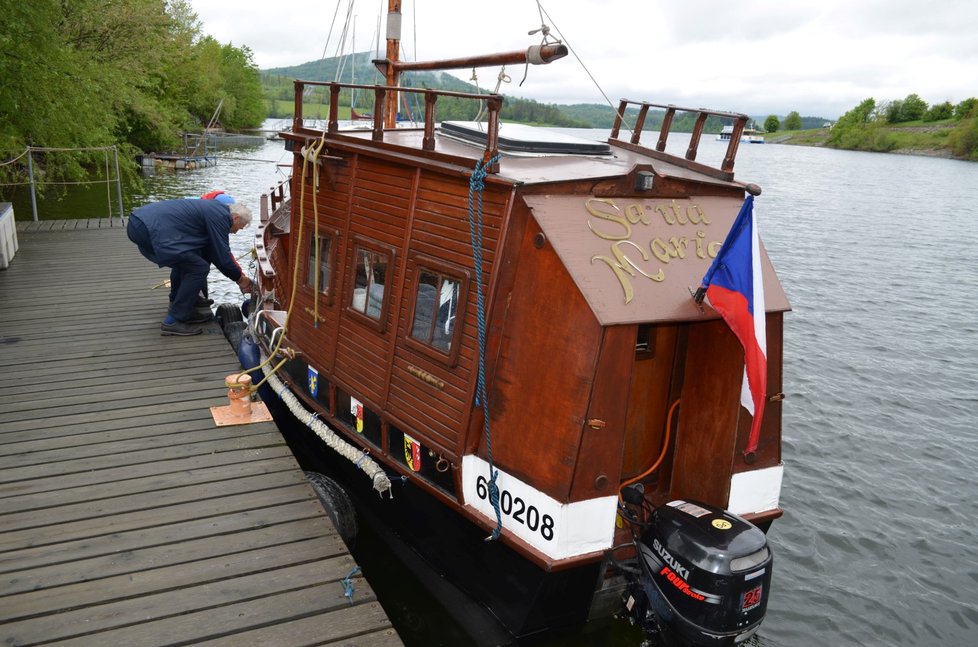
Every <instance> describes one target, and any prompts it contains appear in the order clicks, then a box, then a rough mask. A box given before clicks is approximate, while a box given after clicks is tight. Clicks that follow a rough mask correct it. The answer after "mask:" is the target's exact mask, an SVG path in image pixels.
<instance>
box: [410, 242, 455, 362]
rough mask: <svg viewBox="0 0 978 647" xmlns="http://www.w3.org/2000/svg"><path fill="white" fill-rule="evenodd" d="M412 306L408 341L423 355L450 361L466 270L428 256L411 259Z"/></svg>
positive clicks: (452, 356)
mask: <svg viewBox="0 0 978 647" xmlns="http://www.w3.org/2000/svg"><path fill="white" fill-rule="evenodd" d="M412 265H413V267H414V276H415V289H414V307H413V309H412V315H411V332H410V334H409V340H410V341H411V343H412V345H413V346H414V347H415V348H418V349H420V350H423V351H425V352H426V354H428V355H430V356H433V357H437V358H438V359H442V360H446V361H448V362H449V363H451V364H453V363H454V361H455V358H456V356H457V355H458V346H459V344H460V343H461V342H460V337H461V335H460V331H461V327H462V319H463V318H464V313H465V294H466V291H467V288H468V272H466V271H465V270H464V269H462V268H460V267H454V266H452V265H449V264H447V263H444V262H440V261H437V260H435V259H432V258H427V257H419V258H415V259H414V262H413V263H412Z"/></svg>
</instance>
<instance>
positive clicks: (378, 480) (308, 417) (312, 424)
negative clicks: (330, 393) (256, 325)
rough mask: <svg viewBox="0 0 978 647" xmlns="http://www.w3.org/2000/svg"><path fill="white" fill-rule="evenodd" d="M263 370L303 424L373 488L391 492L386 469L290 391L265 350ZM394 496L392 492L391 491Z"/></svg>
mask: <svg viewBox="0 0 978 647" xmlns="http://www.w3.org/2000/svg"><path fill="white" fill-rule="evenodd" d="M261 359H262V369H261V370H262V372H263V373H264V374H265V377H266V378H267V380H268V385H269V386H270V387H272V390H273V391H275V394H276V395H278V397H279V398H281V400H282V402H284V403H285V406H287V407H288V408H289V411H291V412H292V415H294V416H295V417H296V419H298V420H299V422H301V423H302V424H304V425H305V426H307V427H309V428H310V429H312V431H313V432H314V433H315V434H316V435H317V436H319V438H320V439H321V440H322V441H323V442H324V443H326V445H327V446H329V447H330V448H332V449H333V450H335V451H336V452H337V453H338V454H339V455H340V456H342V457H343V458H345V459H347V460H348V461H350V462H351V463H353V464H354V465H356V466H357V467H359V468H360V469H361V470H363V472H364V473H365V474H366V475H367V476H369V477H370V480H371V481H372V482H373V486H374V489H375V490H376V491H377V492H378V493H379V494H381V495H383V494H384V492H391V480H390V478H389V477H388V476H387V473H386V472H384V470H383V468H382V467H381V466H380V465H378V464H377V462H376V461H374V459H372V458H370V457H369V455H368V454H367V453H366V452H365V451H363V450H362V449H360V448H359V447H357V446H355V445H352V444H351V443H348V442H346V441H345V440H343V439H342V438H340V436H339V435H338V434H337V433H336V432H335V431H333V430H332V429H330V428H329V427H327V426H326V425H325V424H324V423H323V421H322V420H320V419H319V417H318V415H317V414H315V413H312V412H310V411H309V410H307V409H306V408H305V407H304V406H303V405H302V403H301V402H299V399H298V398H297V397H295V395H293V394H292V392H291V391H289V389H288V387H286V386H285V384H284V383H283V382H282V380H280V379H279V378H278V377H277V376H276V375H275V373H274V371H273V370H272V369H271V368H269V367H268V365H267V364H266V363H265V359H266V358H265V356H264V353H262V357H261ZM391 496H393V493H391Z"/></svg>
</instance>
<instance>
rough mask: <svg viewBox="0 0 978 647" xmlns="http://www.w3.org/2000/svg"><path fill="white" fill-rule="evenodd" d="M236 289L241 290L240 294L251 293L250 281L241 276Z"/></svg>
mask: <svg viewBox="0 0 978 647" xmlns="http://www.w3.org/2000/svg"><path fill="white" fill-rule="evenodd" d="M238 288H239V289H240V290H241V294H248V293H249V292H251V279H249V278H248V277H247V276H245V275H244V274H242V275H241V278H239V279H238Z"/></svg>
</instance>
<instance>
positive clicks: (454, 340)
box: [404, 254, 472, 368]
mask: <svg viewBox="0 0 978 647" xmlns="http://www.w3.org/2000/svg"><path fill="white" fill-rule="evenodd" d="M408 268H409V270H408V271H409V275H410V276H411V284H410V286H409V289H410V291H411V303H410V307H409V308H408V319H407V322H406V325H405V327H404V343H405V345H407V346H408V347H410V348H411V349H413V350H416V351H418V352H419V353H422V354H424V355H425V356H427V357H430V358H431V359H434V360H437V361H439V362H441V363H443V364H445V365H446V366H448V367H450V368H453V367H455V366H456V365H457V364H458V356H459V351H460V350H461V347H462V328H463V327H464V322H465V309H466V307H467V305H468V295H469V285H470V283H471V282H472V273H471V272H470V271H469V270H468V269H466V268H464V267H462V266H460V265H455V264H453V263H448V262H446V261H443V260H440V259H437V258H433V257H431V256H426V255H423V254H416V255H412V256H411V257H410V258H409V259H408ZM422 271H428V272H429V273H431V274H437V275H439V281H442V280H443V279H444V278H445V277H447V278H451V279H454V280H455V281H458V284H459V287H458V303H457V306H456V308H455V312H456V313H461V314H456V316H455V322H456V324H458V325H455V326H454V327H453V330H452V336H451V341H450V342H449V347H448V351H447V352H446V351H443V350H441V349H440V348H438V347H437V346H433V345H432V344H431V343H430V342H427V341H422V340H420V339H416V338H415V337H414V336H413V335H412V334H411V333H412V332H413V331H414V317H415V310H416V309H417V307H418V295H419V294H420V287H421V272H422ZM437 310H438V309H437V308H435V309H434V311H433V312H432V315H434V313H435V312H437ZM432 319H433V321H432V324H431V325H432V326H434V325H435V321H434V316H432Z"/></svg>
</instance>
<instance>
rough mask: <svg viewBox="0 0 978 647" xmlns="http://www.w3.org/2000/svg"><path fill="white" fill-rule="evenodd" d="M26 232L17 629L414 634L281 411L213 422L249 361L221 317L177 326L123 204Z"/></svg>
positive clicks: (283, 635) (11, 273)
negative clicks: (165, 324) (239, 354)
mask: <svg viewBox="0 0 978 647" xmlns="http://www.w3.org/2000/svg"><path fill="white" fill-rule="evenodd" d="M51 230H62V231H51ZM18 233H19V234H20V237H19V242H20V249H19V251H18V252H17V254H16V257H15V258H14V259H13V261H12V262H11V264H10V267H9V268H8V269H6V270H0V643H3V644H8V645H41V644H44V645H50V644H57V645H93V644H98V645H127V646H133V645H224V644H227V645H259V644H264V645H275V646H286V645H328V644H343V645H364V646H374V645H400V644H401V641H400V638H399V637H398V636H397V634H396V632H395V631H394V630H393V628H392V627H391V623H390V620H389V619H388V617H387V615H386V614H385V612H384V610H383V608H382V607H381V605H380V604H379V602H378V601H377V598H376V595H375V594H374V592H373V590H372V589H371V588H370V585H369V584H368V583H367V582H366V581H365V580H364V578H363V576H362V575H361V574H359V573H357V574H356V575H352V576H351V572H352V571H353V570H354V568H355V567H356V565H355V562H354V560H353V558H352V557H351V555H350V554H349V552H348V551H347V549H346V547H345V546H344V544H343V542H342V541H341V540H340V538H339V536H338V535H337V533H336V530H335V529H334V527H333V526H332V524H331V523H330V521H329V520H328V517H326V516H325V514H324V513H323V510H322V508H321V507H320V505H319V502H318V500H317V499H316V498H315V495H314V493H313V491H312V489H311V488H310V486H309V485H308V483H307V482H306V480H305V478H304V476H303V474H302V472H301V470H300V469H299V467H298V465H297V463H296V462H295V460H294V458H293V456H292V454H291V453H290V452H289V449H288V447H287V446H286V445H285V443H284V442H283V440H282V438H281V436H280V434H279V433H278V431H277V430H276V428H275V427H274V425H273V423H261V424H257V425H246V426H237V427H220V428H219V427H216V426H215V425H214V424H213V422H212V420H211V414H210V410H209V407H211V406H220V405H225V404H227V398H226V395H225V390H224V386H223V378H224V376H225V375H228V374H231V373H233V372H234V371H235V369H236V368H237V362H236V360H235V357H234V353H233V352H232V351H231V349H230V346H229V345H228V343H227V342H226V341H225V339H224V337H223V335H222V334H221V332H220V329H219V327H218V326H217V324H216V323H212V324H207V325H206V326H205V333H204V334H202V335H198V336H196V337H183V338H181V337H162V336H161V335H160V331H159V322H160V318H161V317H162V315H163V314H164V313H165V305H166V298H167V293H166V290H165V289H157V290H153V289H151V288H152V286H154V285H156V284H158V283H160V282H161V281H162V280H163V279H164V278H166V276H167V275H168V274H167V272H168V271H167V270H165V269H158V268H156V267H154V266H152V265H151V264H150V263H147V262H146V261H145V260H144V259H143V258H142V257H141V256H139V254H138V252H137V251H136V249H135V246H134V245H132V244H131V243H130V242H129V241H128V239H127V238H126V235H125V229H124V228H123V227H122V226H121V223H120V222H119V220H118V219H115V220H114V221H112V222H109V221H108V220H102V221H98V220H95V221H86V220H77V221H54V222H53V223H50V222H42V223H26V224H24V223H22V224H21V225H19V226H18ZM344 580H347V581H348V582H349V583H350V584H352V599H351V598H349V597H347V595H346V592H347V589H346V588H345V586H344V584H345V582H344Z"/></svg>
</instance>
